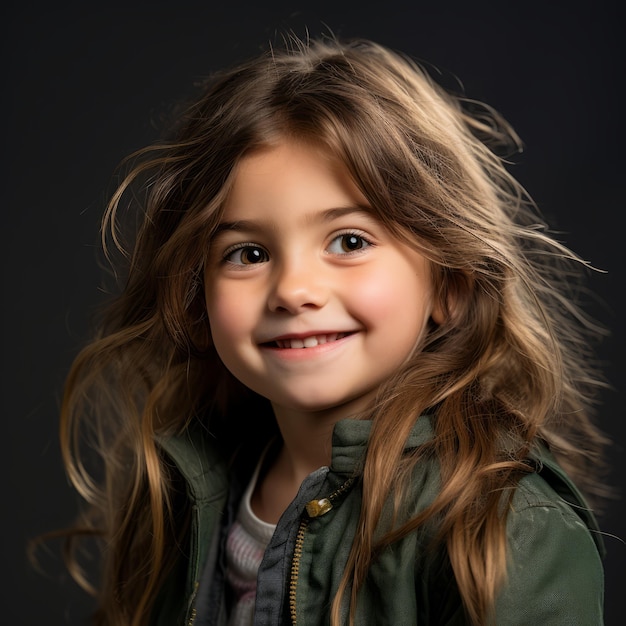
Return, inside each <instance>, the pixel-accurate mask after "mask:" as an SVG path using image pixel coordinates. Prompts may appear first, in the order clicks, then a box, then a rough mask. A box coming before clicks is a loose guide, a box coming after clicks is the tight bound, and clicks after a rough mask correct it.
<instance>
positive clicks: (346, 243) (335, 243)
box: [328, 233, 372, 254]
mask: <svg viewBox="0 0 626 626" xmlns="http://www.w3.org/2000/svg"><path fill="white" fill-rule="evenodd" d="M371 245H372V244H371V243H370V242H369V241H368V240H367V239H365V237H363V236H362V235H359V234H357V233H343V234H341V235H337V237H335V238H334V239H333V240H332V241H331V243H330V246H328V251H329V252H331V253H332V254H350V253H351V252H359V251H360V250H363V249H364V248H367V247H368V246H371Z"/></svg>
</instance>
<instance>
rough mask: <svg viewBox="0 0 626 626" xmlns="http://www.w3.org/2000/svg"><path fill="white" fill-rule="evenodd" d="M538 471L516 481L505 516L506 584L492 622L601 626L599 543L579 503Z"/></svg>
mask: <svg viewBox="0 0 626 626" xmlns="http://www.w3.org/2000/svg"><path fill="white" fill-rule="evenodd" d="M572 500H573V501H571V502H570V501H567V500H566V499H565V498H564V497H563V496H562V495H561V494H560V493H558V492H557V490H556V489H555V488H554V487H553V486H552V485H551V484H550V481H549V480H546V479H545V478H544V476H542V473H541V472H540V471H538V472H535V473H532V474H529V475H527V476H525V477H524V478H522V480H521V481H520V483H519V485H518V487H517V489H516V491H515V494H514V496H513V498H512V501H511V505H510V509H509V511H508V515H507V525H506V529H507V542H508V552H507V554H508V567H507V581H506V583H505V585H504V587H503V590H502V592H501V594H500V596H499V599H498V602H497V623H498V624H523V623H529V622H530V621H534V622H537V623H542V624H568V625H576V624H580V625H581V626H582V625H583V624H584V625H596V624H602V623H603V622H602V611H603V600H604V598H603V593H604V591H603V590H604V571H603V566H602V555H601V549H602V542H601V538H600V536H599V531H598V529H597V527H595V524H589V523H588V521H589V520H593V519H594V518H593V514H592V513H591V511H589V509H588V508H587V505H586V504H585V502H584V501H580V500H576V499H574V498H572Z"/></svg>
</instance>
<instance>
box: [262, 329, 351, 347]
mask: <svg viewBox="0 0 626 626" xmlns="http://www.w3.org/2000/svg"><path fill="white" fill-rule="evenodd" d="M351 334H352V333H329V334H326V335H311V336H309V337H302V338H296V337H293V338H290V339H276V340H274V341H269V342H267V343H266V344H263V345H265V346H268V347H270V348H281V349H283V350H284V349H298V348H315V346H320V345H322V344H325V343H333V342H334V341H337V340H338V339H343V338H344V337H347V336H348V335H351Z"/></svg>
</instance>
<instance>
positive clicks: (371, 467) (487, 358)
mask: <svg viewBox="0 0 626 626" xmlns="http://www.w3.org/2000/svg"><path fill="white" fill-rule="evenodd" d="M286 136H288V137H294V138H298V139H303V140H314V141H316V142H318V143H321V144H323V145H324V146H325V147H326V148H327V149H328V150H329V151H331V152H332V154H334V155H335V156H337V157H338V158H339V159H340V160H341V161H342V162H343V163H344V164H345V166H346V167H347V168H348V170H349V172H350V174H351V175H352V177H353V178H354V181H355V182H356V184H357V185H358V187H359V188H360V190H361V191H362V192H363V194H364V195H365V196H366V197H367V199H368V201H369V203H370V205H371V206H372V207H373V211H374V213H375V215H376V216H377V217H378V218H379V219H380V220H381V222H382V223H384V224H385V225H386V226H387V227H388V228H389V229H390V231H392V232H393V233H395V234H396V235H397V236H398V237H400V238H402V239H403V240H405V241H406V242H408V243H409V244H410V245H412V246H415V247H416V248H417V249H419V251H420V252H421V253H422V254H424V255H425V256H426V257H427V258H428V259H429V260H430V261H431V263H432V266H433V279H434V284H435V292H436V296H437V298H438V299H439V302H440V304H441V306H442V307H443V308H444V309H445V311H446V316H445V317H446V319H445V321H444V322H443V323H442V324H441V325H439V326H436V327H435V326H433V327H432V328H431V329H430V330H429V333H428V334H427V336H426V337H425V340H424V342H423V345H422V346H421V349H420V353H419V355H417V354H416V355H415V357H414V358H413V359H412V360H411V361H410V362H408V363H407V364H406V366H404V367H403V369H402V371H400V372H398V373H397V375H396V376H394V378H393V379H392V380H390V381H388V383H387V384H386V385H385V386H384V388H383V389H381V390H380V393H379V396H378V399H377V402H376V405H375V406H373V407H372V408H371V411H370V413H369V414H368V415H367V416H365V417H369V418H371V419H373V430H372V434H371V438H370V442H369V446H368V451H367V456H366V461H365V465H364V469H363V475H362V486H363V505H362V510H361V513H360V522H359V530H358V532H357V534H356V536H355V538H354V542H353V545H352V551H351V554H350V557H349V561H348V564H347V567H346V570H345V573H344V577H343V580H342V583H341V586H340V589H339V592H338V594H337V597H336V600H335V603H334V607H333V618H332V619H333V623H334V624H338V621H339V617H338V616H339V606H340V603H341V601H342V598H349V599H350V606H351V615H353V611H354V607H355V605H356V598H357V592H358V589H359V586H360V584H361V583H362V581H363V580H364V577H365V574H366V572H367V569H368V567H369V564H370V563H371V561H372V559H373V558H374V557H375V554H376V552H377V550H379V549H380V548H381V547H383V546H384V545H387V544H388V543H390V542H392V541H394V540H396V539H397V538H398V537H400V536H402V535H404V534H406V533H408V532H411V531H412V530H413V529H415V528H416V527H418V526H419V525H421V524H424V523H426V522H427V521H429V520H432V519H434V518H435V517H437V518H438V519H440V528H441V533H440V536H439V540H440V541H443V542H445V544H446V546H447V550H448V554H449V557H450V561H451V564H452V568H453V571H454V574H455V577H456V580H457V584H458V587H459V591H460V594H461V597H462V599H463V603H464V606H465V609H466V612H467V615H468V616H469V618H470V620H471V621H472V623H475V624H482V623H484V622H485V620H486V619H487V617H488V615H489V611H490V609H491V607H492V606H493V602H494V598H495V593H496V591H497V589H498V585H499V584H501V582H502V580H503V578H504V575H505V570H506V562H505V555H506V545H505V535H504V527H505V517H506V516H505V515H504V514H503V513H502V511H503V508H502V501H503V500H502V499H503V498H506V497H507V494H509V495H510V494H511V493H512V489H513V488H514V487H515V484H516V482H517V480H518V479H519V477H520V475H521V473H523V472H525V471H528V470H529V468H528V466H527V465H526V462H525V459H526V458H527V456H528V454H529V451H530V450H531V449H532V447H533V446H534V445H535V444H536V442H538V441H540V440H542V441H545V442H547V444H548V445H549V446H550V448H551V449H552V450H553V452H554V453H555V454H556V455H557V457H558V459H559V460H560V462H561V463H562V465H563V466H564V468H565V469H566V470H567V471H568V472H569V473H570V475H571V476H572V477H573V479H574V480H576V481H577V482H578V484H579V486H580V487H581V488H582V489H584V490H586V492H587V493H588V494H589V495H591V494H592V493H593V492H594V489H595V487H596V485H597V473H596V471H597V468H598V467H599V464H598V462H599V459H600V453H601V451H602V445H603V443H604V440H603V437H602V435H601V433H600V432H599V431H598V429H597V428H596V427H595V426H594V424H593V421H592V419H591V416H592V407H593V398H594V393H595V390H596V389H597V387H598V386H599V385H600V384H601V383H600V377H599V375H598V374H597V372H596V371H595V370H594V368H593V366H592V359H591V358H589V357H590V356H591V353H590V345H591V344H590V338H591V337H593V335H594V334H595V333H597V329H595V328H594V327H593V326H592V324H590V323H589V322H588V321H586V318H585V316H584V315H583V314H582V313H581V312H580V311H579V310H578V308H577V307H576V304H575V303H574V301H573V300H571V298H570V295H571V294H568V293H567V292H566V291H565V288H566V285H567V284H568V277H569V276H576V275H578V274H577V273H580V271H582V266H583V265H584V264H582V262H581V261H580V260H579V259H578V258H577V257H576V256H575V255H574V254H573V253H572V252H570V251H569V250H568V249H567V248H565V247H564V246H563V245H561V244H560V243H558V242H557V241H556V240H555V239H554V238H552V237H551V236H550V235H549V233H548V231H547V229H546V228H545V226H544V224H543V222H542V220H541V218H540V217H539V215H538V212H537V211H536V209H535V207H534V206H533V203H532V202H531V200H530V198H529V197H528V196H527V194H526V193H525V191H524V190H523V189H522V188H521V186H520V185H519V184H518V183H517V182H516V180H515V179H514V178H512V176H511V175H510V174H509V173H508V170H507V167H506V163H505V161H504V157H506V156H508V153H507V151H511V150H515V149H517V148H518V147H519V140H518V139H517V137H516V135H515V133H514V132H513V131H512V129H511V128H510V127H509V126H508V125H507V123H506V122H505V121H504V120H503V119H502V118H501V117H500V116H499V115H498V114H497V113H496V112H494V111H493V110H491V109H490V108H489V107H487V106H485V105H483V104H481V103H477V102H473V101H470V100H467V99H465V98H463V97H462V96H460V95H458V94H457V95H455V94H451V93H448V92H447V91H445V90H444V89H443V88H441V87H440V86H438V85H437V84H436V83H435V82H434V81H433V80H432V79H431V77H430V76H429V74H428V73H427V72H426V71H425V70H424V69H423V68H422V67H421V66H420V65H418V64H417V63H416V62H414V61H413V60H411V59H410V58H408V57H406V56H405V55H402V54H400V53H397V52H394V51H391V50H389V49H387V48H384V47H382V46H380V45H377V44H375V43H372V42H368V41H363V40H355V41H348V42H339V41H336V40H334V39H325V40H319V41H310V42H307V43H306V44H304V43H301V42H298V41H295V40H292V41H291V42H290V43H289V45H286V46H285V47H284V49H280V50H278V49H272V50H271V51H269V52H267V53H264V54H262V55H260V56H259V57H258V58H255V59H252V60H250V61H248V62H245V63H243V64H241V65H240V66H238V67H236V68H234V69H232V70H229V71H226V72H223V73H220V74H218V75H215V76H213V77H211V79H210V80H208V81H207V82H206V84H205V85H204V86H203V88H202V93H201V94H200V95H199V96H198V97H197V98H196V99H195V100H194V102H193V103H192V104H191V105H190V106H188V107H187V108H186V109H185V111H184V112H182V113H181V115H180V116H179V117H178V122H177V125H176V128H175V129H174V131H173V132H172V134H171V135H170V136H169V137H166V138H165V139H164V140H163V141H162V142H160V143H158V144H156V145H153V146H150V147H147V148H146V149H144V150H142V151H140V152H139V153H137V154H135V155H133V156H132V158H131V159H130V160H129V161H128V164H130V165H131V166H132V167H131V169H130V171H129V173H128V175H127V176H126V177H125V178H124V180H123V181H122V183H121V184H120V185H119V187H118V189H117V190H116V192H115V193H114V195H113V197H112V200H111V203H110V205H109V208H108V211H107V212H106V215H105V218H104V229H103V232H104V233H105V247H107V246H110V244H111V241H112V242H113V244H114V245H115V246H118V247H119V248H120V249H121V248H122V247H123V246H122V242H121V233H122V226H121V223H122V221H123V219H122V218H123V216H122V211H123V209H122V207H123V206H124V204H123V202H125V201H126V200H125V199H128V202H129V207H130V208H129V213H130V214H131V215H135V216H139V217H136V219H138V220H139V229H138V232H137V236H136V240H135V241H134V243H133V245H132V248H131V252H130V253H129V256H128V271H127V273H126V274H125V277H126V278H125V281H126V282H125V285H124V288H123V290H122V292H121V294H120V295H119V297H118V298H117V299H116V300H115V301H114V302H113V303H111V305H110V306H109V308H108V309H107V312H106V317H105V318H104V319H103V322H102V325H101V327H100V330H99V333H98V336H97V337H96V338H95V339H94V340H93V341H92V342H91V343H90V344H89V345H87V346H86V347H85V348H84V349H83V350H82V352H81V353H80V354H79V355H78V357H77V358H76V360H75V362H74V364H73V366H72V369H71V371H70V373H69V376H68V378H67V384H66V389H65V395H64V401H63V406H62V414H61V441H62V450H63V455H64V460H65V463H66V466H67V470H68V473H69V476H70V478H71V480H72V482H73V483H74V484H75V486H76V488H77V489H78V491H79V493H80V494H81V495H82V496H83V497H84V499H85V500H86V502H87V503H88V505H89V507H88V508H87V510H86V513H85V515H84V516H83V519H82V521H81V522H80V523H79V524H77V525H76V527H75V528H74V529H73V530H71V531H70V536H71V537H73V538H74V539H75V540H78V539H80V538H81V537H83V536H84V535H86V534H87V535H93V534H97V535H99V536H101V537H102V538H103V540H104V542H105V544H106V550H105V551H104V554H103V562H104V567H103V572H102V576H101V584H100V585H99V589H98V592H97V595H98V606H99V609H98V614H97V617H96V623H98V624H115V625H116V626H122V625H125V624H127V625H132V626H139V625H140V624H145V623H147V620H148V616H149V614H150V610H151V607H152V603H153V601H154V596H155V594H156V592H157V591H158V589H159V588H160V586H161V585H162V583H163V580H164V576H165V575H166V573H167V572H168V571H169V569H170V568H171V567H172V566H173V562H174V560H175V549H174V548H172V546H174V545H175V544H176V540H179V539H180V538H181V535H182V533H184V528H185V520H183V519H177V518H176V515H177V513H176V511H177V509H178V507H176V506H175V502H174V499H175V498H176V497H177V496H176V489H175V487H176V483H175V476H173V474H172V472H171V470H170V468H169V467H168V466H167V464H166V463H165V462H164V461H163V459H162V458H161V456H160V454H159V452H158V448H157V446H156V444H155V436H156V435H167V434H168V433H173V432H179V431H181V430H183V429H184V428H186V427H187V425H188V424H189V423H190V421H191V420H193V419H195V418H196V416H200V418H201V419H202V420H205V422H206V420H208V426H207V427H208V428H210V429H212V430H214V431H215V432H216V433H218V435H217V436H219V437H221V442H222V445H223V446H225V447H226V448H228V447H229V446H231V447H233V446H234V445H236V443H237V437H238V432H239V431H240V430H241V429H237V428H233V427H231V426H229V425H228V423H227V422H220V420H219V415H221V414H224V413H227V412H228V411H230V410H232V406H233V403H234V402H235V401H236V400H235V398H242V396H241V393H240V392H241V391H242V390H241V385H240V384H239V383H238V382H237V381H236V380H234V379H233V378H232V376H230V374H229V373H228V372H227V371H226V370H225V368H224V367H223V365H222V364H221V362H220V360H219V358H218V356H217V354H216V352H215V350H214V349H213V347H212V345H211V340H210V331H209V327H208V321H207V316H206V312H205V304H204V299H203V285H202V275H203V262H204V258H205V255H206V251H207V249H208V247H209V246H210V241H211V235H212V232H213V231H214V229H215V227H216V225H217V223H218V221H219V217H220V210H221V207H222V205H223V203H224V199H225V197H226V195H227V193H228V189H229V184H230V182H231V180H232V175H233V171H234V168H235V166H236V164H237V163H238V162H239V160H240V159H241V158H242V157H243V156H244V155H245V154H247V153H249V152H250V151H251V150H255V149H257V148H259V147H262V146H266V145H268V144H269V143H272V142H274V141H276V140H278V139H279V138H281V137H286ZM133 211H136V213H133ZM239 401H240V402H244V403H247V404H248V405H257V406H260V407H264V406H266V405H265V404H264V403H265V401H264V400H263V399H262V398H260V397H258V396H256V395H255V394H253V393H251V392H250V393H248V394H247V395H245V396H243V399H240V400H239ZM434 408H436V416H437V417H436V420H435V434H436V436H435V440H434V442H433V444H432V447H431V449H430V452H432V453H434V454H436V455H437V457H438V459H439V463H440V466H441V475H442V490H441V493H440V494H439V496H438V497H437V499H436V500H435V501H434V502H433V504H432V506H431V507H430V508H429V509H428V510H427V511H424V512H423V513H422V514H420V516H419V517H418V518H412V519H410V520H404V521H403V522H402V523H401V524H400V525H399V526H397V527H394V528H390V529H387V530H388V532H387V533H386V534H384V536H382V538H379V539H377V540H376V541H375V540H374V537H375V530H376V529H377V525H378V523H379V521H380V516H381V512H382V510H383V505H384V504H385V502H386V500H387V499H388V494H389V493H390V492H394V493H395V494H401V493H402V490H403V489H406V488H407V486H408V485H407V483H408V476H409V475H410V469H411V468H412V467H413V465H414V464H415V463H417V462H418V458H419V457H418V456H412V457H410V458H405V457H404V456H403V449H404V444H405V441H406V439H407V437H408V435H409V432H410V430H411V428H412V427H413V425H414V424H415V420H416V416H417V415H419V414H420V413H421V412H423V411H427V410H430V409H434ZM266 413H267V412H266ZM207 416H208V417H207ZM216 416H217V417H216ZM270 423H271V420H269V421H266V422H264V423H263V424H262V426H263V427H264V428H272V426H269V424H270ZM84 446H87V448H88V450H87V451H85V448H84ZM94 450H95V451H96V452H97V453H99V458H100V461H101V467H99V468H97V469H96V471H95V475H96V476H99V477H101V478H96V477H94V471H92V470H91V469H90V468H89V467H88V465H89V462H88V461H86V459H88V458H91V456H90V455H93V451H94ZM376 536H377V537H378V535H376ZM71 563H72V565H71V568H72V571H73V572H74V573H75V574H76V576H77V578H79V579H81V572H80V570H79V568H78V562H77V560H76V559H72V561H71ZM82 582H83V583H84V584H88V583H87V581H86V580H85V579H84V578H82Z"/></svg>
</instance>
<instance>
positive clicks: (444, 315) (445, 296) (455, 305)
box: [430, 271, 474, 325]
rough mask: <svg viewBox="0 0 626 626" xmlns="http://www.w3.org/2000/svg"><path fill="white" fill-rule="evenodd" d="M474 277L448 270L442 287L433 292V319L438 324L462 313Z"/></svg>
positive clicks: (472, 285)
mask: <svg viewBox="0 0 626 626" xmlns="http://www.w3.org/2000/svg"><path fill="white" fill-rule="evenodd" d="M473 288H474V279H473V278H472V277H471V276H470V275H469V274H467V273H465V272H450V271H446V272H445V276H444V279H443V281H442V282H441V285H440V288H439V289H438V290H435V293H434V294H433V308H432V311H431V314H430V317H431V319H432V320H433V322H435V323H436V324H438V325H441V324H444V323H445V322H448V321H449V320H451V319H453V318H456V317H458V316H459V315H461V314H462V311H463V309H464V306H465V304H466V302H467V298H468V295H469V293H470V291H471V290H472V289H473Z"/></svg>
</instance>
